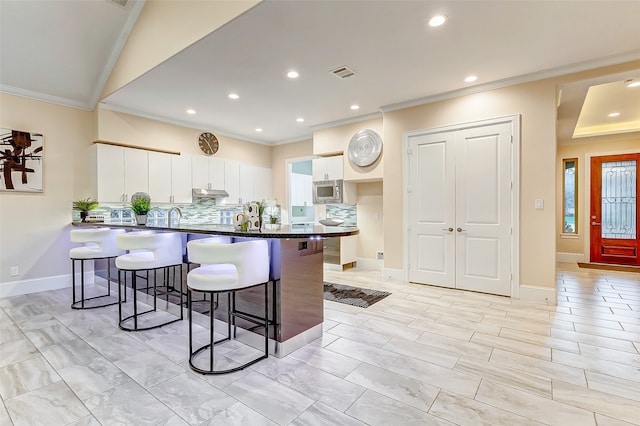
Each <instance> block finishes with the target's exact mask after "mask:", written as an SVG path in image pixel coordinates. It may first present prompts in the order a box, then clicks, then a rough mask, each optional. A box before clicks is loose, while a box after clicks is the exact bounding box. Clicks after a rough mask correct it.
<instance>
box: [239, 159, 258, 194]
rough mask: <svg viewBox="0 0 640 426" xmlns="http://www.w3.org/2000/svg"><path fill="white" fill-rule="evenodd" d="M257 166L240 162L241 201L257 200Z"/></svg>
mask: <svg viewBox="0 0 640 426" xmlns="http://www.w3.org/2000/svg"><path fill="white" fill-rule="evenodd" d="M255 169H256V168H255V167H254V166H252V165H250V164H242V163H240V168H239V173H240V175H239V178H238V182H239V189H240V202H241V203H248V202H250V201H255V200H256V197H255V181H256V178H255Z"/></svg>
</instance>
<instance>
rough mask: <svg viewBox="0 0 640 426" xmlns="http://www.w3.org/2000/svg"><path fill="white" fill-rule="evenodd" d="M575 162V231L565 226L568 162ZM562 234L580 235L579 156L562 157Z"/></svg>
mask: <svg viewBox="0 0 640 426" xmlns="http://www.w3.org/2000/svg"><path fill="white" fill-rule="evenodd" d="M570 162H572V163H573V165H574V166H573V169H574V173H573V192H574V194H573V223H574V230H573V232H567V231H566V228H565V218H566V217H567V212H566V200H567V172H566V171H567V163H570ZM562 234H563V235H567V236H569V235H579V234H578V158H564V159H562Z"/></svg>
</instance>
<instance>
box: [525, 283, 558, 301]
mask: <svg viewBox="0 0 640 426" xmlns="http://www.w3.org/2000/svg"><path fill="white" fill-rule="evenodd" d="M520 300H529V301H531V302H540V303H544V304H546V305H552V306H555V305H557V304H558V292H557V290H556V289H555V288H552V287H539V286H535V285H520Z"/></svg>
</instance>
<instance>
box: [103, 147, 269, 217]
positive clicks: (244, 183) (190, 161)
mask: <svg viewBox="0 0 640 426" xmlns="http://www.w3.org/2000/svg"><path fill="white" fill-rule="evenodd" d="M94 149H95V160H96V162H95V168H96V174H95V176H96V179H97V185H96V186H97V191H96V192H97V194H98V201H99V202H102V203H128V202H129V200H130V199H131V195H133V194H134V193H136V192H147V193H149V196H150V197H151V201H152V202H155V203H191V202H192V195H191V194H192V189H193V188H204V189H224V190H225V191H227V192H228V193H229V197H227V198H224V199H223V200H219V201H218V202H219V203H220V204H227V205H237V204H242V203H246V202H249V201H254V200H263V199H267V198H271V197H272V187H271V169H270V168H266V167H257V166H252V165H249V164H244V163H241V162H239V161H236V160H225V159H223V158H215V157H205V156H201V155H193V156H192V155H187V154H182V155H176V154H170V153H162V152H155V151H146V150H144V149H136V148H126V147H121V146H114V145H108V144H101V143H97V144H95V145H94Z"/></svg>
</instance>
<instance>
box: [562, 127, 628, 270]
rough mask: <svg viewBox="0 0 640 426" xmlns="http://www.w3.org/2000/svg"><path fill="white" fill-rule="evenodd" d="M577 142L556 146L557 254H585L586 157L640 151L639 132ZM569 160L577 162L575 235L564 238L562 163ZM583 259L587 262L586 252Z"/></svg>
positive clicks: (587, 230)
mask: <svg viewBox="0 0 640 426" xmlns="http://www.w3.org/2000/svg"><path fill="white" fill-rule="evenodd" d="M576 142H579V143H572V144H568V145H562V146H558V157H557V165H556V173H557V180H556V184H557V185H556V196H557V199H556V203H557V212H556V248H557V251H558V253H572V254H582V255H584V254H585V249H586V247H585V244H586V241H585V240H586V239H588V238H589V226H588V225H587V224H588V222H589V206H588V205H586V200H587V197H586V194H585V191H586V190H587V189H588V188H589V182H588V179H589V176H586V174H585V171H586V169H587V167H586V161H587V154H598V155H600V154H616V153H627V152H631V151H635V152H640V132H634V133H623V134H620V135H613V136H609V137H597V138H583V139H577V140H576ZM569 158H577V159H578V191H577V194H578V202H577V206H578V234H577V236H573V235H569V236H568V235H566V234H565V235H563V234H562V229H563V217H562V214H563V213H562V176H563V171H562V160H563V159H569ZM586 255H587V256H585V257H584V258H583V260H584V261H589V256H588V253H586Z"/></svg>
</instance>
